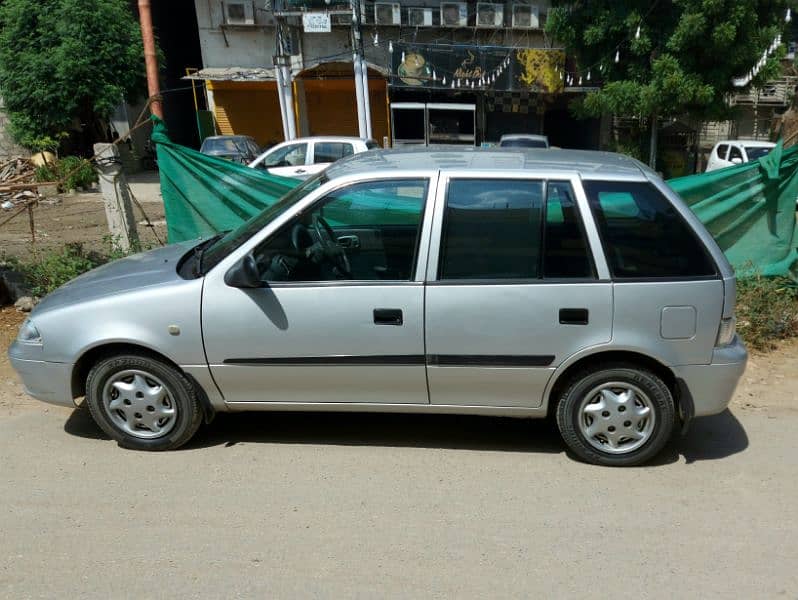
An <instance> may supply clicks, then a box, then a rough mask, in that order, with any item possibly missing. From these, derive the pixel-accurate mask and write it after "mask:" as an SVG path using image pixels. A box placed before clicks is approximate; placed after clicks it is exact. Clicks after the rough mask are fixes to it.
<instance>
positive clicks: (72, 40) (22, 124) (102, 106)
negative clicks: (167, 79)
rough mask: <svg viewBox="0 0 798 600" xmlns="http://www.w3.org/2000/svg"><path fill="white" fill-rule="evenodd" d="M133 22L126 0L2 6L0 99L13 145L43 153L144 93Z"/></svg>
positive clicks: (18, 1)
mask: <svg viewBox="0 0 798 600" xmlns="http://www.w3.org/2000/svg"><path fill="white" fill-rule="evenodd" d="M144 82H145V79H144V60H143V50H142V42H141V34H140V31H139V27H138V24H137V22H136V20H135V19H134V17H133V14H132V13H131V11H130V8H129V6H128V2H126V1H125V0H5V1H4V2H2V3H0V94H1V95H2V96H3V99H4V101H5V105H6V111H7V113H8V116H9V120H10V129H11V132H12V134H13V135H14V137H15V138H16V140H17V141H18V142H19V143H21V144H22V145H25V146H27V147H29V148H31V149H37V148H40V146H41V144H40V141H41V140H42V139H43V138H46V137H47V136H49V137H51V138H53V139H57V137H58V135H59V134H60V133H61V132H64V131H66V130H69V129H70V128H71V127H73V123H74V121H75V119H79V120H80V122H81V123H86V124H88V126H89V127H93V126H95V125H96V122H97V120H98V119H107V118H108V117H109V116H110V115H111V113H112V111H113V110H114V108H115V107H116V106H117V105H119V103H120V101H122V99H124V98H128V99H134V98H135V97H136V96H137V95H138V94H139V93H140V92H142V91H143V90H144Z"/></svg>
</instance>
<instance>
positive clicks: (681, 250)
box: [584, 181, 717, 279]
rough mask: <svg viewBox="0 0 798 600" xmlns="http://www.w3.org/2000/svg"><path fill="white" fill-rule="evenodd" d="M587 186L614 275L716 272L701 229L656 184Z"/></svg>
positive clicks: (589, 183)
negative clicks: (685, 216)
mask: <svg viewBox="0 0 798 600" xmlns="http://www.w3.org/2000/svg"><path fill="white" fill-rule="evenodd" d="M584 187H585V193H586V194H587V197H588V201H589V203H590V208H591V210H592V212H593V216H594V217H595V219H596V224H597V225H598V228H599V233H600V235H601V241H602V245H603V246H604V253H605V255H606V257H607V263H608V264H609V267H610V272H611V273H612V276H613V277H614V278H621V279H629V278H658V277H659V278H662V277H667V278H692V277H709V276H713V275H716V273H717V271H716V268H715V265H714V263H713V261H712V260H711V259H710V257H709V254H708V252H707V250H706V248H705V247H704V245H703V243H702V242H701V241H700V239H699V238H698V236H697V235H696V233H695V232H694V231H693V230H692V229H691V228H690V226H689V225H688V224H687V223H686V222H685V220H684V219H683V218H682V216H681V215H680V214H679V212H678V211H677V210H676V208H674V206H673V205H672V204H671V203H670V201H669V200H668V199H667V198H666V197H665V196H663V195H662V194H661V193H660V191H659V190H657V188H656V187H654V186H653V185H652V184H650V183H648V182H612V181H585V182H584Z"/></svg>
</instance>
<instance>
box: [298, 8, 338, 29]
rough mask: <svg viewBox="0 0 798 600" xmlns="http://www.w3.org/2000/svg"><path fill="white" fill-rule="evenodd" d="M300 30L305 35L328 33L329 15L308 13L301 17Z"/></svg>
mask: <svg viewBox="0 0 798 600" xmlns="http://www.w3.org/2000/svg"><path fill="white" fill-rule="evenodd" d="M302 29H303V30H304V32H305V33H330V31H332V29H331V27H330V14H329V13H326V12H310V13H304V14H303V15H302Z"/></svg>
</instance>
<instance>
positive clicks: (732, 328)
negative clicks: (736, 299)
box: [715, 317, 737, 346]
mask: <svg viewBox="0 0 798 600" xmlns="http://www.w3.org/2000/svg"><path fill="white" fill-rule="evenodd" d="M736 330H737V318H736V317H731V318H729V319H721V321H720V327H719V328H718V339H717V341H716V342H715V345H716V346H728V345H729V344H731V343H732V341H734V334H735V333H736Z"/></svg>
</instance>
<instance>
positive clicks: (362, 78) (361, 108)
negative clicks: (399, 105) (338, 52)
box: [352, 0, 371, 138]
mask: <svg viewBox="0 0 798 600" xmlns="http://www.w3.org/2000/svg"><path fill="white" fill-rule="evenodd" d="M362 1H363V0H352V11H353V15H352V48H353V49H354V50H355V52H354V55H353V56H352V69H353V71H354V76H355V98H356V99H357V123H358V130H359V135H360V137H362V138H370V137H371V106H370V104H371V102H370V99H369V79H368V67H367V66H366V58H365V52H364V50H363V27H362V26H363V23H362V20H361V9H360V3H361V2H362Z"/></svg>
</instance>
